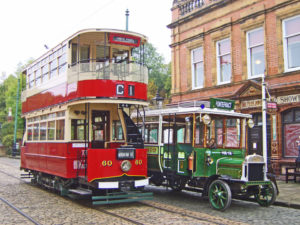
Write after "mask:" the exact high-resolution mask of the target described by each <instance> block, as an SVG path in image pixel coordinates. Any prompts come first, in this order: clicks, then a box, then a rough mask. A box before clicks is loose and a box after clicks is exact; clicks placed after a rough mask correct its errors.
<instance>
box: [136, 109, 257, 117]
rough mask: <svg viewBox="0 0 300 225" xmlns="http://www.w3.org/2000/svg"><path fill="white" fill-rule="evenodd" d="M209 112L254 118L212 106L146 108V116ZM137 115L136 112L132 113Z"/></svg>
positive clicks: (211, 113)
mask: <svg viewBox="0 0 300 225" xmlns="http://www.w3.org/2000/svg"><path fill="white" fill-rule="evenodd" d="M194 113H199V114H209V115H223V116H232V117H240V118H252V115H250V114H244V113H238V112H234V111H233V110H221V109H216V108H214V109H212V108H203V109H202V108H201V107H178V108H163V109H149V110H145V115H146V116H158V115H163V116H164V115H174V114H176V115H182V114H194ZM132 115H133V116H134V115H135V114H134V113H133V114H132Z"/></svg>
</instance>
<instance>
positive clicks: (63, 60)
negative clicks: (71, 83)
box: [58, 54, 67, 74]
mask: <svg viewBox="0 0 300 225" xmlns="http://www.w3.org/2000/svg"><path fill="white" fill-rule="evenodd" d="M58 66H59V68H58V74H62V73H64V72H65V71H66V69H67V57H66V54H63V55H61V56H60V57H59V58H58Z"/></svg>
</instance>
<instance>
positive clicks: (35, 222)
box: [0, 197, 41, 225]
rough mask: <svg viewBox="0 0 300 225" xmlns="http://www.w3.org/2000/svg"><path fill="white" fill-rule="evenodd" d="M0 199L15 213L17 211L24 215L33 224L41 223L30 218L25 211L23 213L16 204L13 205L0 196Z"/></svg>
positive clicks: (38, 224)
mask: <svg viewBox="0 0 300 225" xmlns="http://www.w3.org/2000/svg"><path fill="white" fill-rule="evenodd" d="M0 200H1V201H2V202H4V203H5V204H6V205H8V206H9V207H10V208H12V209H14V210H15V211H16V212H17V213H19V214H20V215H22V216H23V217H25V218H26V219H27V220H29V221H30V222H32V223H33V224H35V225H41V224H40V223H39V222H37V221H36V220H34V219H33V218H31V217H30V216H29V215H27V214H26V213H24V212H23V211H22V210H20V209H19V208H17V207H16V206H14V205H13V204H12V203H11V202H9V201H7V200H6V199H4V198H1V197H0Z"/></svg>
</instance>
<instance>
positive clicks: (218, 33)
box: [168, 0, 300, 174]
mask: <svg viewBox="0 0 300 225" xmlns="http://www.w3.org/2000/svg"><path fill="white" fill-rule="evenodd" d="M168 27H169V28H170V29H171V31H172V43H171V49H172V102H173V103H176V102H179V101H187V100H208V99H209V98H210V97H219V98H227V99H234V100H235V101H236V110H237V111H240V112H243V113H249V114H252V115H253V119H254V122H255V126H254V128H252V129H249V132H248V136H247V139H248V149H247V150H248V152H249V153H254V152H256V153H258V154H261V153H262V143H261V142H262V140H261V139H262V135H261V130H262V129H261V126H262V122H261V121H262V119H261V105H262V101H261V93H262V92H261V80H262V77H263V76H265V81H266V86H267V90H268V93H269V94H270V96H269V101H271V102H273V103H275V104H270V106H271V109H269V110H268V115H267V117H268V126H267V132H268V135H267V136H268V158H269V160H271V162H272V167H273V169H274V170H275V172H276V173H277V174H279V173H283V172H284V168H285V167H286V166H287V165H289V164H290V163H292V162H294V161H295V158H296V157H297V156H298V146H297V142H296V141H297V139H298V137H299V136H300V1H299V0H174V1H173V7H172V22H171V24H170V25H169V26H168Z"/></svg>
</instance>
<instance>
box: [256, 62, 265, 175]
mask: <svg viewBox="0 0 300 225" xmlns="http://www.w3.org/2000/svg"><path fill="white" fill-rule="evenodd" d="M261 63H262V62H261V60H260V59H257V60H256V61H255V64H256V65H260V64H261ZM265 73H266V69H264V73H263V75H262V78H261V98H262V105H261V107H262V108H261V113H262V139H263V141H262V150H263V158H264V163H265V165H266V168H265V169H266V172H268V165H267V163H268V160H267V158H268V151H267V99H266V83H265Z"/></svg>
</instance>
